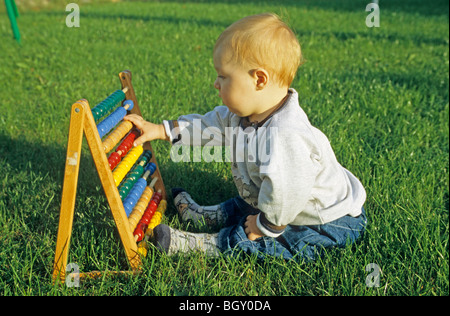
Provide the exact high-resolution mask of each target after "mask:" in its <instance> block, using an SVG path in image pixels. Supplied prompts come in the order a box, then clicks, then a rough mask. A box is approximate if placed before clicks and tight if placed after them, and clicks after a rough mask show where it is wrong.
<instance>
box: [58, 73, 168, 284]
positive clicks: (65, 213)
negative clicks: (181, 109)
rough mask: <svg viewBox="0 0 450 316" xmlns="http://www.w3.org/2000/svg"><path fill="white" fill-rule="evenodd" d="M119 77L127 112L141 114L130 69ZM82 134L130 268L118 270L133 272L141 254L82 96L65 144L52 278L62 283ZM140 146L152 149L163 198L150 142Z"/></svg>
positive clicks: (158, 185)
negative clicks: (128, 103)
mask: <svg viewBox="0 0 450 316" xmlns="http://www.w3.org/2000/svg"><path fill="white" fill-rule="evenodd" d="M119 78H120V82H121V84H122V89H123V91H124V92H125V91H126V92H125V98H126V99H127V100H132V101H133V103H134V107H133V109H132V110H131V111H130V113H133V114H138V115H140V116H142V114H141V111H140V109H139V105H138V102H137V100H136V95H135V93H134V89H133V86H132V84H131V72H130V71H129V70H125V71H122V72H121V73H120V74H119ZM83 134H84V135H85V137H86V140H87V142H88V145H89V149H90V151H91V154H92V158H93V160H94V163H95V167H96V169H97V172H98V175H99V178H100V181H101V183H102V186H103V190H104V192H105V195H106V198H107V200H108V204H109V206H110V209H111V213H112V215H113V218H114V221H115V223H116V226H117V230H118V232H119V235H120V239H121V241H122V245H123V247H124V250H125V254H126V256H127V259H128V263H129V266H130V267H131V271H121V272H123V273H128V272H132V273H135V272H137V271H138V270H139V268H140V266H141V257H140V255H139V254H138V247H137V244H136V241H135V239H134V236H133V232H132V231H131V229H130V227H129V224H128V219H127V216H126V213H125V209H124V207H123V203H122V200H121V199H120V196H119V191H118V189H117V187H116V185H115V183H114V178H113V175H112V171H111V168H110V167H109V164H108V158H107V156H106V154H107V153H105V152H104V150H103V145H102V140H101V139H100V135H99V133H98V130H97V125H96V123H95V120H94V117H93V115H92V112H91V108H90V106H89V103H88V101H87V100H85V99H81V100H78V101H77V102H75V103H74V104H73V105H72V110H71V115H70V127H69V138H68V143H67V156H66V165H65V171H64V183H63V191H62V199H61V210H60V218H59V227H58V237H57V241H56V251H55V260H54V265H53V280H56V279H58V277H59V278H60V280H61V281H62V282H64V280H65V275H66V267H67V260H68V255H69V247H70V239H71V235H72V224H73V215H74V210H75V198H76V191H77V185H78V174H79V170H80V157H81V144H82V142H83ZM143 147H144V150H150V151H151V152H152V158H151V160H150V161H151V162H153V163H154V164H155V165H156V171H155V173H154V176H155V177H158V181H157V182H156V184H155V192H156V191H158V190H160V191H161V194H162V198H163V199H166V197H167V196H166V190H165V187H164V182H163V180H162V177H161V173H160V170H159V166H158V163H157V162H156V158H155V154H154V152H153V149H152V146H151V143H150V142H146V143H144V146H143ZM99 275H101V272H98V271H93V272H87V273H80V274H79V276H80V277H81V278H83V277H89V276H92V277H95V276H99Z"/></svg>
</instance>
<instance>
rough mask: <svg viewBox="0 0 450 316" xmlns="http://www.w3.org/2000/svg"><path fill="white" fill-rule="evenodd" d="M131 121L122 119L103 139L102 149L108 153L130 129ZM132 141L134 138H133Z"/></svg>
mask: <svg viewBox="0 0 450 316" xmlns="http://www.w3.org/2000/svg"><path fill="white" fill-rule="evenodd" d="M132 127H133V123H131V122H130V121H122V122H121V123H120V124H119V125H118V126H117V127H116V128H115V129H114V131H113V132H112V133H111V134H109V135H108V137H106V138H105V140H103V142H102V143H103V150H104V151H105V153H109V152H110V151H111V149H113V148H114V146H116V145H117V144H118V143H119V141H120V140H121V139H122V138H123V137H124V136H125V135H126V134H127V133H128V132H129V131H130V130H131V128H132ZM133 141H134V140H133Z"/></svg>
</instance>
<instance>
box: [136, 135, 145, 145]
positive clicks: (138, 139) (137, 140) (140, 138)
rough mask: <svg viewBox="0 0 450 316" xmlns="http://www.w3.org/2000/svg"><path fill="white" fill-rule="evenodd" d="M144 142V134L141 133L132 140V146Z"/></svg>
mask: <svg viewBox="0 0 450 316" xmlns="http://www.w3.org/2000/svg"><path fill="white" fill-rule="evenodd" d="M145 142H146V139H145V137H144V135H141V136H139V137H138V138H136V139H135V140H134V143H133V146H134V147H136V146H139V145H142V144H143V143H145Z"/></svg>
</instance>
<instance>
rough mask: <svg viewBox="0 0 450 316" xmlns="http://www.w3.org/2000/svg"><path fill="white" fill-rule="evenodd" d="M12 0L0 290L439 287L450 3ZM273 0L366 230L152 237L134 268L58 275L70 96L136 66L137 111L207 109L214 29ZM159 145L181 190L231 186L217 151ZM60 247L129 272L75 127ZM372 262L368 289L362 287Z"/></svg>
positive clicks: (2, 19)
mask: <svg viewBox="0 0 450 316" xmlns="http://www.w3.org/2000/svg"><path fill="white" fill-rule="evenodd" d="M16 2H17V3H18V5H19V10H20V12H21V16H20V18H19V20H18V22H19V28H20V31H21V34H22V44H21V45H18V44H17V43H16V42H15V41H14V39H13V38H12V32H11V28H10V25H9V20H8V18H7V16H6V14H5V11H4V7H2V6H1V5H0V36H1V39H2V40H1V44H0V45H1V50H0V65H1V68H0V87H1V88H0V91H1V92H2V93H1V94H2V95H3V99H2V102H1V103H0V104H1V105H0V113H1V114H0V245H1V248H0V295H276V296H281V295H448V294H449V268H448V266H449V245H448V239H449V217H448V215H449V169H448V168H449V167H448V165H449V92H448V91H449V25H448V22H449V8H448V2H447V1H439V0H430V1H427V2H422V1H406V0H405V1H400V0H395V1H394V0H393V1H389V2H388V1H386V2H385V1H380V2H381V3H380V27H379V28H375V27H374V28H369V27H367V26H366V24H365V20H366V16H367V14H368V12H366V11H365V7H366V5H367V3H368V2H369V1H368V0H367V1H359V0H358V1H354V0H345V1H344V0H342V1H323V0H316V1H313V0H307V1H300V0H299V1H268V0H267V1H255V2H250V1H237V0H235V1H212V0H210V1H207V0H204V1H181V0H180V1H122V2H117V1H116V2H109V1H101V2H95V1H59V0H58V1H52V3H51V4H49V3H48V4H46V5H41V6H39V5H37V6H36V2H39V1H34V4H33V5H32V4H30V3H31V2H33V1H16ZM43 2H45V1H43ZM69 2H75V3H79V6H80V27H78V28H76V27H73V28H69V27H67V26H66V24H65V21H66V16H67V14H68V12H65V5H66V3H69ZM92 2H95V3H92ZM329 2H331V4H330V3H329ZM267 11H270V12H275V13H278V14H280V15H281V16H282V17H283V18H284V19H285V20H286V21H288V22H289V24H290V25H291V26H292V28H293V29H294V31H295V32H296V34H297V36H298V38H299V40H300V43H301V45H302V49H303V53H304V56H305V59H306V62H305V64H304V65H303V66H302V67H301V68H300V70H299V73H298V76H297V78H296V79H295V81H294V82H293V85H292V87H293V88H295V89H296V90H297V91H298V92H299V94H300V103H301V106H302V107H303V109H304V110H305V111H306V113H307V114H308V115H309V118H310V121H311V122H312V123H313V125H315V126H316V127H318V128H319V129H321V130H322V131H323V132H324V133H325V134H326V135H327V136H328V137H329V139H330V141H331V144H332V146H333V148H334V150H335V153H336V156H337V158H338V160H339V161H340V162H341V164H342V165H343V166H345V167H346V168H347V169H349V170H351V171H352V173H354V174H355V175H356V176H357V177H358V178H359V179H360V180H361V182H362V183H363V184H364V186H365V188H366V190H367V196H368V198H367V202H366V204H365V208H366V210H367V214H368V221H369V225H368V229H367V231H366V233H365V235H364V236H363V238H362V239H361V240H360V242H359V243H358V244H357V245H354V246H351V247H347V248H345V249H337V250H333V251H329V252H327V253H326V254H325V255H324V257H323V258H321V259H319V260H318V261H316V262H313V263H292V262H285V261H283V260H282V259H271V258H269V259H267V260H265V261H258V260H257V259H256V258H254V257H246V258H244V259H242V260H236V259H233V258H228V257H220V258H218V259H211V258H207V257H205V256H204V255H203V254H201V253H193V254H190V255H186V256H175V257H167V256H165V255H162V254H159V253H157V252H156V251H155V250H154V249H152V250H151V251H150V255H149V256H148V257H147V258H145V259H144V264H143V273H142V274H141V275H138V276H135V277H107V276H104V277H102V278H101V279H97V280H90V281H86V282H82V283H81V285H80V286H79V287H66V286H64V285H63V286H54V285H52V282H51V272H52V264H53V259H54V251H55V244H56V233H57V229H58V219H59V206H60V202H61V190H62V180H63V175H64V164H65V154H66V145H67V136H68V129H69V113H70V107H71V104H72V103H74V102H75V101H76V100H78V99H80V98H86V99H88V100H89V101H90V102H91V104H93V105H95V104H96V103H98V102H100V101H101V100H102V99H104V98H105V97H106V96H108V95H109V94H110V93H111V92H113V91H114V90H116V89H118V88H120V81H119V79H118V76H117V75H118V73H119V72H120V71H122V70H124V69H130V70H131V71H132V73H133V86H134V88H135V91H136V94H137V99H138V100H139V103H140V108H141V110H142V112H143V116H144V117H145V118H147V119H149V120H152V121H154V122H160V121H161V120H163V119H176V118H177V117H178V116H179V115H181V114H186V113H192V112H197V113H205V112H207V111H208V110H210V109H212V108H213V107H214V106H217V105H220V99H219V98H218V97H217V92H216V91H215V89H214V87H213V82H214V80H215V77H216V74H215V70H214V68H213V64H212V48H213V45H214V42H215V39H216V38H217V37H218V36H219V34H220V33H221V31H222V30H223V29H224V28H225V27H227V26H228V25H229V24H231V23H232V22H234V21H235V20H237V19H239V18H241V17H244V16H246V15H251V14H256V13H261V12H267ZM93 105H92V106H93ZM153 146H154V150H155V154H156V156H157V159H158V162H159V164H160V168H161V172H162V175H163V177H164V181H165V184H166V186H167V188H168V189H170V188H171V187H176V186H182V187H185V188H187V189H189V191H190V192H191V194H192V196H193V197H194V198H195V199H196V200H197V201H198V202H199V203H200V204H204V205H207V204H217V203H219V202H222V201H224V200H225V199H228V198H230V197H233V196H235V195H236V189H235V188H234V185H233V182H232V176H231V171H230V168H229V165H228V164H227V163H206V162H189V163H175V162H173V161H171V159H170V156H169V152H170V146H169V144H167V143H163V142H154V145H153ZM164 222H165V223H167V224H169V225H172V226H174V227H177V228H182V229H192V230H194V231H199V230H208V231H209V230H210V228H207V227H187V224H183V223H181V222H180V220H179V218H178V217H177V214H176V211H175V208H174V207H173V205H172V204H171V203H169V209H168V210H167V213H166V216H165V218H164ZM69 262H74V263H77V264H78V265H79V267H80V270H81V271H90V270H123V269H127V262H126V258H125V255H124V253H123V251H122V248H121V244H120V241H119V238H118V234H117V232H116V229H115V225H114V221H113V219H112V216H111V214H110V211H109V208H108V206H107V203H106V199H105V197H104V194H103V190H102V188H101V184H100V181H99V180H98V177H97V174H96V171H95V168H94V165H93V161H92V158H91V156H90V152H89V149H88V147H87V144H86V142H84V145H83V156H82V158H81V174H80V178H79V186H78V195H77V200H76V213H75V220H74V228H73V237H72V244H71V251H70V256H69ZM370 264H372V265H370ZM368 265H369V266H368ZM371 266H372V267H373V266H375V267H379V272H380V279H379V287H375V286H367V285H371V284H370V281H371V280H372V279H371V276H372V275H373V273H374V272H376V269H375V270H373V269H368V271H366V267H371Z"/></svg>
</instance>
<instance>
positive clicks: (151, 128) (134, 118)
mask: <svg viewBox="0 0 450 316" xmlns="http://www.w3.org/2000/svg"><path fill="white" fill-rule="evenodd" d="M124 120H127V121H130V122H131V123H133V124H134V125H135V126H136V128H137V129H138V130H139V131H140V132H141V136H139V137H138V138H136V140H135V141H134V146H139V145H140V144H143V143H145V142H146V141H152V140H154V139H162V140H167V141H168V140H169V137H168V136H167V135H166V130H165V129H164V125H163V124H154V123H151V122H148V121H146V120H144V119H143V118H142V117H141V116H139V115H136V114H130V115H127V116H125V117H124Z"/></svg>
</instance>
